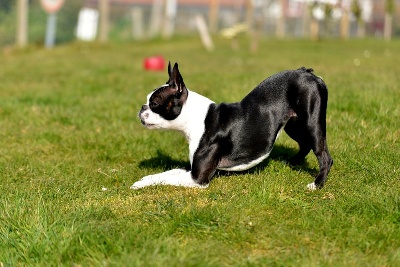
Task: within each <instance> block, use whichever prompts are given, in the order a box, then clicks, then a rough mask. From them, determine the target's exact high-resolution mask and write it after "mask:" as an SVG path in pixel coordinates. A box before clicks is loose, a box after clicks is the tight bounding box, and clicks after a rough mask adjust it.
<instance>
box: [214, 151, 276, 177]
mask: <svg viewBox="0 0 400 267" xmlns="http://www.w3.org/2000/svg"><path fill="white" fill-rule="evenodd" d="M269 154H270V153H269V152H268V153H267V154H265V155H263V156H261V157H259V158H258V159H255V160H253V161H250V162H249V163H246V164H241V165H237V166H233V167H230V168H218V170H223V171H233V172H236V171H245V170H248V169H250V168H253V167H254V166H256V165H257V164H259V163H260V162H262V161H263V160H264V159H266V158H268V156H269Z"/></svg>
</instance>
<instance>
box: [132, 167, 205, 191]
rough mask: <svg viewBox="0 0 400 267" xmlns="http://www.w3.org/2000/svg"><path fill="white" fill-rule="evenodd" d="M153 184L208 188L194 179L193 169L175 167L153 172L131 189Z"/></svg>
mask: <svg viewBox="0 0 400 267" xmlns="http://www.w3.org/2000/svg"><path fill="white" fill-rule="evenodd" d="M152 185H174V186H184V187H197V188H206V187H208V184H207V185H200V184H198V183H196V182H195V181H194V180H193V179H192V174H191V171H186V170H184V169H173V170H170V171H166V172H162V173H157V174H152V175H148V176H145V177H143V178H142V179H141V180H139V181H137V182H135V183H134V184H133V185H132V186H131V189H140V188H143V187H146V186H152Z"/></svg>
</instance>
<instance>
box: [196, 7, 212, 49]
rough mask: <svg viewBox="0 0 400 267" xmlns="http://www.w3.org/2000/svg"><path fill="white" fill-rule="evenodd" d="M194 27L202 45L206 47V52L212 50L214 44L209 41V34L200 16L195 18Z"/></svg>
mask: <svg viewBox="0 0 400 267" xmlns="http://www.w3.org/2000/svg"><path fill="white" fill-rule="evenodd" d="M195 19H196V26H197V29H198V30H199V33H200V38H201V41H202V43H203V45H204V46H205V47H206V49H207V50H208V51H211V50H213V49H214V44H213V42H212V40H211V36H210V33H209V32H208V28H207V24H206V21H205V19H204V18H203V17H202V16H201V15H197V16H196V18H195Z"/></svg>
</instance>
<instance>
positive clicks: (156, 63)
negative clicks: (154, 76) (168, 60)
mask: <svg viewBox="0 0 400 267" xmlns="http://www.w3.org/2000/svg"><path fill="white" fill-rule="evenodd" d="M164 68H165V60H164V58H163V57H162V56H154V57H147V58H145V59H144V69H145V70H155V71H162V70H164Z"/></svg>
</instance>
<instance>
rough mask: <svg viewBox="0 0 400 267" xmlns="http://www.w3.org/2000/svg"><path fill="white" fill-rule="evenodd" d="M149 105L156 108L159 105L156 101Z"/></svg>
mask: <svg viewBox="0 0 400 267" xmlns="http://www.w3.org/2000/svg"><path fill="white" fill-rule="evenodd" d="M149 106H150V108H156V107H158V104H157V103H155V102H150V103H149Z"/></svg>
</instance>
